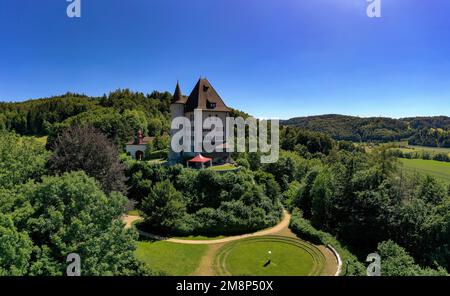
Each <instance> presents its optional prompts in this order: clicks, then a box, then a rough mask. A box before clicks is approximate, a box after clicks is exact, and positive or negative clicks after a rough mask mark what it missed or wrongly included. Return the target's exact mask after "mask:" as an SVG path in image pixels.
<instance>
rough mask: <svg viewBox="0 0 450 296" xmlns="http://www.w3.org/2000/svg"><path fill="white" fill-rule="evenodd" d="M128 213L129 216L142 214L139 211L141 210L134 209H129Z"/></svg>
mask: <svg viewBox="0 0 450 296" xmlns="http://www.w3.org/2000/svg"><path fill="white" fill-rule="evenodd" d="M127 215H129V216H140V215H141V213H140V212H139V210H132V211H128V213H127Z"/></svg>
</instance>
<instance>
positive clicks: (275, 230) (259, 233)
mask: <svg viewBox="0 0 450 296" xmlns="http://www.w3.org/2000/svg"><path fill="white" fill-rule="evenodd" d="M139 219H141V217H139V216H128V215H125V216H124V217H123V218H122V221H123V222H124V223H125V228H130V227H131V225H132V223H133V222H134V221H136V220H139ZM290 220H291V215H290V214H289V213H288V212H286V211H284V212H283V219H282V220H281V222H280V223H278V224H277V225H275V226H274V227H271V228H268V229H264V230H260V231H257V232H255V233H249V234H242V235H236V236H229V237H225V238H221V239H212V240H187V239H177V238H167V237H161V236H159V235H155V234H151V233H147V232H144V231H140V230H139V234H140V235H142V236H145V237H148V238H152V239H157V240H165V241H168V242H172V243H179V244H190V245H213V244H221V243H227V242H231V241H235V240H238V239H242V238H247V237H253V236H262V235H270V234H275V233H278V232H280V231H282V230H283V229H286V228H287V227H288V226H289V221H290Z"/></svg>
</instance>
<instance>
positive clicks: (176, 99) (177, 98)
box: [169, 82, 187, 163]
mask: <svg viewBox="0 0 450 296" xmlns="http://www.w3.org/2000/svg"><path fill="white" fill-rule="evenodd" d="M186 101H187V97H185V96H183V95H182V93H181V88H180V84H179V83H178V82H177V86H176V87H175V92H174V94H173V99H172V102H171V103H170V115H171V122H172V121H173V119H174V118H176V117H180V116H184V104H185V103H186ZM178 131H179V130H175V129H170V138H171V139H172V137H173V135H174V134H175V133H177V132H178ZM181 160H182V154H181V153H176V152H174V151H173V150H172V147H170V150H169V162H170V163H178V162H180V161H181Z"/></svg>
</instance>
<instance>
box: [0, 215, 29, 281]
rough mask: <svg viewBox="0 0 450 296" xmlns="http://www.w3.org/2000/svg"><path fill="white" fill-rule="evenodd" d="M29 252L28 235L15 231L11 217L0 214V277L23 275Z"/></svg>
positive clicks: (25, 271)
mask: <svg viewBox="0 0 450 296" xmlns="http://www.w3.org/2000/svg"><path fill="white" fill-rule="evenodd" d="M31 252H32V242H31V240H30V237H29V236H28V234H27V233H26V232H24V231H19V230H17V228H16V227H15V226H14V223H13V220H12V218H11V216H9V215H6V214H2V213H0V254H1V256H0V276H5V275H13V276H20V275H25V274H26V273H27V270H28V266H29V261H30V257H31Z"/></svg>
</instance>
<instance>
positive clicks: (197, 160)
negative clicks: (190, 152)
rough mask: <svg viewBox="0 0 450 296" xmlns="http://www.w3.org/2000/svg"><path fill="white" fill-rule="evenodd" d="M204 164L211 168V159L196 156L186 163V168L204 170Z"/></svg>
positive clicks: (199, 155)
mask: <svg viewBox="0 0 450 296" xmlns="http://www.w3.org/2000/svg"><path fill="white" fill-rule="evenodd" d="M205 164H209V165H208V166H212V158H209V157H205V156H203V155H201V154H197V156H195V157H194V158H192V159H190V160H188V161H187V166H188V167H189V166H190V165H191V166H194V167H195V168H202V169H204V168H205Z"/></svg>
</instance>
